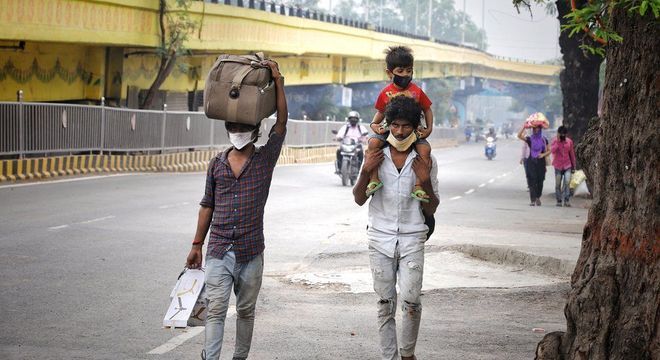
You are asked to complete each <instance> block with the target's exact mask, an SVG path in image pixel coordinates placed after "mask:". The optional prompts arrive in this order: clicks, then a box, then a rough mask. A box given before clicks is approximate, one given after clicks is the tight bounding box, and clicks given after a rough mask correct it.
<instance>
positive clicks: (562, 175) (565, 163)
mask: <svg viewBox="0 0 660 360" xmlns="http://www.w3.org/2000/svg"><path fill="white" fill-rule="evenodd" d="M557 134H558V136H557V137H556V138H554V139H552V144H551V145H550V151H551V152H552V166H553V167H554V168H555V197H556V198H557V206H562V201H563V205H564V206H566V207H570V206H571V203H570V197H571V190H570V188H569V184H570V182H571V175H572V174H573V173H574V172H575V149H574V148H573V140H571V139H570V138H569V137H568V136H567V134H568V129H566V127H565V126H564V125H562V126H560V127H559V129H557Z"/></svg>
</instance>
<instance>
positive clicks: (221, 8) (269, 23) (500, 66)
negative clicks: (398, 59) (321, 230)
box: [0, 0, 559, 110]
mask: <svg viewBox="0 0 660 360" xmlns="http://www.w3.org/2000/svg"><path fill="white" fill-rule="evenodd" d="M225 1H226V3H227V4H217V3H211V2H202V1H196V2H194V3H193V4H192V7H191V8H190V10H189V14H190V17H191V18H192V19H194V20H195V21H197V22H198V24H199V28H198V30H197V31H196V32H195V33H194V34H193V35H192V36H191V37H190V39H189V41H188V42H187V43H186V47H187V48H188V49H190V55H188V56H184V57H181V58H180V60H179V62H180V63H181V64H182V65H185V66H181V67H177V68H175V70H174V71H173V73H172V74H171V75H170V77H169V78H168V79H167V80H166V82H165V83H164V85H163V86H162V87H161V89H162V90H166V91H167V92H168V94H169V95H168V97H167V100H166V101H167V103H168V106H170V108H171V109H181V110H183V109H184V108H185V107H190V104H189V103H188V102H189V94H195V93H197V94H198V93H199V91H200V90H202V89H203V87H204V77H205V74H206V73H207V72H208V70H209V69H210V67H211V66H212V64H213V62H214V60H215V57H216V56H217V54H219V53H225V52H228V53H247V52H254V51H264V52H265V53H266V54H267V55H269V56H270V57H273V58H274V59H276V60H277V61H278V62H279V64H280V67H281V69H282V72H283V73H285V74H286V79H287V86H289V87H292V88H295V87H296V86H297V85H307V86H313V85H319V86H325V85H327V84H334V85H335V86H339V87H340V88H341V87H344V86H349V87H350V86H352V85H353V84H364V83H374V82H382V81H384V80H386V77H385V73H384V71H383V69H384V63H383V59H384V54H383V50H384V49H385V48H386V47H387V46H390V45H396V44H405V45H407V46H409V47H411V48H412V49H413V51H414V54H415V60H416V62H415V78H416V79H418V80H419V79H437V78H462V79H466V78H467V79H471V80H472V82H473V83H474V79H490V80H494V81H502V82H507V83H512V84H523V85H528V86H534V87H547V85H549V84H551V82H552V81H553V76H554V75H555V74H556V73H557V72H558V71H559V67H558V66H553V65H540V64H534V63H529V62H522V61H514V60H509V59H502V58H498V57H495V56H493V55H490V54H488V53H486V52H483V51H479V50H477V49H473V48H468V47H463V46H459V45H457V44H449V43H444V42H442V41H440V40H437V39H431V38H425V37H420V36H415V35H410V34H403V33H397V32H395V31H390V30H388V29H381V28H376V27H373V26H371V25H368V24H364V23H360V22H356V21H350V20H345V19H337V18H336V17H333V16H327V15H324V14H318V13H310V12H308V11H302V10H301V9H297V8H287V7H284V6H280V5H278V4H275V3H266V2H264V1H256V0H225ZM232 1H233V2H234V3H233V5H232ZM236 2H238V3H236ZM237 5H241V6H237ZM158 34H159V25H158V1H157V0H131V1H129V0H79V1H73V0H0V84H1V85H2V86H0V101H2V100H5V101H6V100H15V99H16V92H17V91H18V90H19V89H20V90H23V94H24V100H25V101H66V102H71V101H83V102H84V101H87V102H96V101H99V99H101V97H105V98H106V101H107V103H109V104H113V103H115V104H117V105H123V106H126V105H128V106H134V105H135V104H136V102H137V94H138V93H139V91H140V89H147V88H148V87H149V85H150V84H151V82H152V81H153V79H154V77H155V75H156V73H157V70H158V64H159V62H158V57H157V56H156V54H155V49H156V48H157V47H158V44H159V42H160V39H159V35H158ZM306 91H307V90H306ZM193 98H194V96H193ZM163 101H165V100H163ZM193 102H194V101H193ZM186 110H187V109H186Z"/></svg>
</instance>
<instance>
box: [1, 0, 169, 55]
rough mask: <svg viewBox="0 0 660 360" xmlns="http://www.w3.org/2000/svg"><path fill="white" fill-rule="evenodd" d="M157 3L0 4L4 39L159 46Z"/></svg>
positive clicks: (34, 0)
mask: <svg viewBox="0 0 660 360" xmlns="http://www.w3.org/2000/svg"><path fill="white" fill-rule="evenodd" d="M157 10H158V1H156V0H0V38H2V39H12V40H29V41H45V42H68V43H91V44H106V45H110V44H112V45H130V46H156V45H157V44H158V18H157V16H156V15H157Z"/></svg>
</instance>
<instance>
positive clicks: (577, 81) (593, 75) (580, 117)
mask: <svg viewBox="0 0 660 360" xmlns="http://www.w3.org/2000/svg"><path fill="white" fill-rule="evenodd" d="M586 2H587V1H586V0H578V1H577V5H578V7H581V6H582V4H584V3H586ZM555 5H556V6H557V19H559V24H560V25H565V24H567V22H568V20H567V19H565V18H564V16H565V15H566V14H569V13H570V12H571V4H570V1H568V0H556V1H555ZM583 36H585V37H587V38H586V39H582V38H581V36H579V34H576V35H573V37H568V32H567V31H562V32H561V33H560V34H559V46H560V48H561V53H562V54H563V60H564V69H563V70H562V71H561V73H559V80H560V83H561V93H562V96H563V110H564V111H563V113H564V126H566V127H567V128H568V135H569V136H570V137H571V139H573V142H574V143H575V144H579V143H580V141H581V140H582V137H583V136H584V133H585V132H586V131H587V126H588V124H589V120H590V119H592V118H594V117H596V116H597V112H598V72H599V70H600V64H601V62H603V58H602V57H600V56H598V55H587V54H585V52H584V51H583V50H582V49H580V45H581V44H582V41H583V40H584V41H585V43H588V44H591V45H594V44H593V41H592V40H591V39H590V38H588V35H586V34H583ZM596 46H598V45H597V44H596ZM578 157H579V154H578ZM580 160H581V159H579V162H580V163H582V161H580Z"/></svg>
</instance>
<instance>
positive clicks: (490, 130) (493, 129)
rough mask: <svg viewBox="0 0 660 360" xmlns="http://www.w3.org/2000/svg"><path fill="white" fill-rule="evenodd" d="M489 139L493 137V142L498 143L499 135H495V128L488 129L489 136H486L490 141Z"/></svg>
mask: <svg viewBox="0 0 660 360" xmlns="http://www.w3.org/2000/svg"><path fill="white" fill-rule="evenodd" d="M489 137H492V138H493V141H497V134H496V133H495V128H494V127H491V128H489V129H488V134H486V139H488V138H489Z"/></svg>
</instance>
